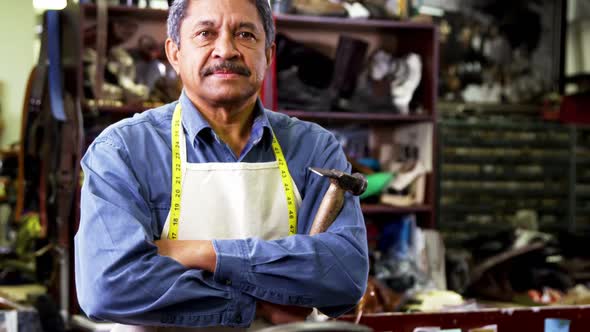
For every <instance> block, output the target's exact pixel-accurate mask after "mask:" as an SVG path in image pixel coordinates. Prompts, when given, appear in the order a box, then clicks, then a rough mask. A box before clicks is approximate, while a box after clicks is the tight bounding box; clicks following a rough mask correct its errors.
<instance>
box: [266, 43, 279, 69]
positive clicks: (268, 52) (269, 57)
mask: <svg viewBox="0 0 590 332" xmlns="http://www.w3.org/2000/svg"><path fill="white" fill-rule="evenodd" d="M276 50H277V45H276V44H275V43H272V45H270V47H267V48H266V51H265V53H266V67H267V68H268V67H270V64H271V63H272V60H273V58H274V56H275V52H276Z"/></svg>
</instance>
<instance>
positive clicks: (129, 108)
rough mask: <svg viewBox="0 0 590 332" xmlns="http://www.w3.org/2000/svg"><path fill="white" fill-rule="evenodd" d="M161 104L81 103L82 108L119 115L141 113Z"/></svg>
mask: <svg viewBox="0 0 590 332" xmlns="http://www.w3.org/2000/svg"><path fill="white" fill-rule="evenodd" d="M159 106H161V105H154V106H153V107H147V106H141V105H122V106H92V105H89V104H88V103H82V108H83V109H85V110H97V111H98V112H100V113H114V114H120V115H133V114H135V113H141V112H143V111H147V110H149V109H152V108H155V107H159Z"/></svg>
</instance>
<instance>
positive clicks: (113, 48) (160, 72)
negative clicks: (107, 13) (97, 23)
mask: <svg viewBox="0 0 590 332" xmlns="http://www.w3.org/2000/svg"><path fill="white" fill-rule="evenodd" d="M138 30H139V25H138V24H137V23H136V22H134V21H133V20H127V19H125V20H123V19H113V18H111V19H109V21H108V28H107V29H106V31H104V34H106V37H104V36H101V35H99V34H97V32H96V31H95V30H94V29H90V30H89V31H88V32H87V33H86V34H85V36H84V38H85V43H86V44H87V45H95V47H87V48H85V49H84V51H83V54H82V61H83V66H84V94H85V97H86V100H87V102H88V104H89V106H111V107H113V106H124V105H140V106H143V107H154V106H158V105H162V104H165V103H169V102H171V101H174V100H176V99H177V98H178V96H179V95H180V92H181V90H182V85H181V82H180V78H179V77H178V75H177V74H176V71H174V69H173V68H172V66H171V65H170V64H169V62H168V60H167V59H166V54H165V51H164V42H163V41H159V40H156V39H155V38H154V37H153V36H152V35H147V34H139V33H138ZM99 37H102V38H103V39H106V42H104V43H98V38H99ZM101 69H102V70H101Z"/></svg>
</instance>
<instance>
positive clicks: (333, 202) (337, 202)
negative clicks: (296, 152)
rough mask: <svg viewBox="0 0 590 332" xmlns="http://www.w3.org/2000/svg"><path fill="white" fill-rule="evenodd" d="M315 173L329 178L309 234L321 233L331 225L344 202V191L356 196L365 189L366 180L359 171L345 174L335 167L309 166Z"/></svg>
mask: <svg viewBox="0 0 590 332" xmlns="http://www.w3.org/2000/svg"><path fill="white" fill-rule="evenodd" d="M309 170H310V171H312V172H314V173H315V174H317V175H319V176H323V177H327V178H329V179H330V187H328V191H326V193H325V194H324V198H323V199H322V202H321V203H320V207H319V208H318V211H317V213H316V215H315V218H314V220H313V224H312V225H311V230H310V231H309V235H315V234H319V233H322V232H324V231H326V230H327V229H328V227H330V225H332V223H333V222H334V220H336V217H337V216H338V214H339V213H340V210H341V209H342V205H343V204H344V193H345V192H346V191H348V192H350V193H352V194H353V195H355V196H358V195H360V194H362V193H363V192H365V190H366V189H367V180H366V179H365V177H364V176H363V175H362V174H360V173H354V174H352V175H351V174H347V173H344V172H342V171H339V170H336V169H322V168H315V167H310V168H309Z"/></svg>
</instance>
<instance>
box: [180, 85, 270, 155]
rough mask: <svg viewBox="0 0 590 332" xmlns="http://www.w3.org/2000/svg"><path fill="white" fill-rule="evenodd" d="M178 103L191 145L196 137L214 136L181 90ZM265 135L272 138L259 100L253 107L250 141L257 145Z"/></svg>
mask: <svg viewBox="0 0 590 332" xmlns="http://www.w3.org/2000/svg"><path fill="white" fill-rule="evenodd" d="M179 103H180V105H181V106H182V125H183V126H184V129H185V130H186V133H187V136H188V137H189V139H190V141H191V142H193V145H194V144H195V141H196V140H195V138H196V137H197V135H201V134H203V133H211V134H213V135H214V133H213V128H211V125H210V124H209V122H207V119H205V117H203V115H202V114H201V112H199V111H198V110H197V108H196V107H195V105H194V104H193V103H192V101H191V100H190V99H189V98H188V97H187V95H186V93H185V92H184V90H182V93H181V94H180V98H179ZM265 133H266V136H268V137H272V129H271V126H270V122H269V120H268V116H267V114H266V111H265V109H264V106H263V105H262V102H261V101H260V99H257V100H256V105H255V106H254V122H253V124H252V132H251V134H250V141H251V142H253V143H254V144H257V143H258V142H259V141H260V140H262V138H263V136H264V135H265Z"/></svg>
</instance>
